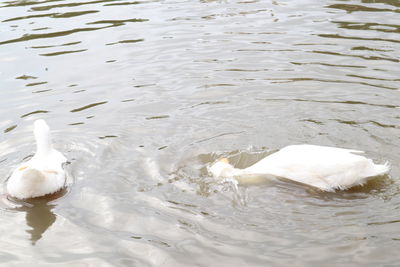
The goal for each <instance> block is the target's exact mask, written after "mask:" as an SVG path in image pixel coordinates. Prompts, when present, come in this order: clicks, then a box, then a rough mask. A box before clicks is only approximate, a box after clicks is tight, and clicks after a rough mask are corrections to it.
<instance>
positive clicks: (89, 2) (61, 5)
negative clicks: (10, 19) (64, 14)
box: [31, 0, 118, 11]
mask: <svg viewBox="0 0 400 267" xmlns="http://www.w3.org/2000/svg"><path fill="white" fill-rule="evenodd" d="M115 1H118V0H98V1H88V2H75V3H67V4H58V5H46V6H39V7H32V8H31V10H32V11H46V10H50V9H53V8H68V7H77V6H84V5H92V4H99V3H107V2H115ZM46 2H51V1H46ZM46 2H43V3H46Z"/></svg>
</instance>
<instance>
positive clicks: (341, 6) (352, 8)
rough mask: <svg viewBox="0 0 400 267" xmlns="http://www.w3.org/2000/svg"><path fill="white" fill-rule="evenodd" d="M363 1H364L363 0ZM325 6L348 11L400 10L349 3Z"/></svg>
mask: <svg viewBox="0 0 400 267" xmlns="http://www.w3.org/2000/svg"><path fill="white" fill-rule="evenodd" d="M363 2H364V1H363ZM327 8H335V9H341V10H345V11H346V12H348V13H352V12H357V11H364V12H400V11H398V10H396V9H389V8H375V7H367V6H364V5H351V4H333V5H329V6H327Z"/></svg>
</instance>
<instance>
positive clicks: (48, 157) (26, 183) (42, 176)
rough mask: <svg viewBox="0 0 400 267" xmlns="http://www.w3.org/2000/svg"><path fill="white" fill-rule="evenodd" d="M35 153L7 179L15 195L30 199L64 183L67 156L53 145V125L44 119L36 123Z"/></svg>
mask: <svg viewBox="0 0 400 267" xmlns="http://www.w3.org/2000/svg"><path fill="white" fill-rule="evenodd" d="M34 135H35V140H36V153H35V155H34V156H33V157H32V158H31V159H30V160H29V161H27V162H24V163H22V164H21V165H20V166H18V167H17V168H16V169H15V170H14V171H13V173H12V174H11V176H10V178H9V179H8V181H7V192H8V194H9V195H11V196H12V197H15V198H18V199H27V198H34V197H41V196H44V195H48V194H52V193H55V192H57V191H59V190H60V189H62V188H63V187H64V186H65V181H66V174H65V171H64V169H63V164H64V163H65V162H66V161H67V159H66V158H65V157H64V155H62V154H61V153H60V152H59V151H57V150H55V149H54V148H52V146H51V138H50V129H49V127H48V125H47V124H46V122H45V121H44V120H37V121H35V123H34Z"/></svg>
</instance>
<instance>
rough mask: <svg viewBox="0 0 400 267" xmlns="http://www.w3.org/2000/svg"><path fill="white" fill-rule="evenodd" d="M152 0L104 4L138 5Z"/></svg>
mask: <svg viewBox="0 0 400 267" xmlns="http://www.w3.org/2000/svg"><path fill="white" fill-rule="evenodd" d="M149 2H150V1H133V2H120V3H111V4H104V6H129V5H138V4H144V3H149Z"/></svg>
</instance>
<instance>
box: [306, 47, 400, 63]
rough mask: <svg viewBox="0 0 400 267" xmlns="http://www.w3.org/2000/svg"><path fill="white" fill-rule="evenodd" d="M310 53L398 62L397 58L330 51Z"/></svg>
mask: <svg viewBox="0 0 400 267" xmlns="http://www.w3.org/2000/svg"><path fill="white" fill-rule="evenodd" d="M311 53H319V54H326V55H334V56H343V57H358V58H362V59H366V60H386V61H391V62H396V63H398V62H400V60H399V59H397V58H388V57H378V56H365V55H349V54H343V53H338V52H331V51H317V50H314V51H311Z"/></svg>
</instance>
